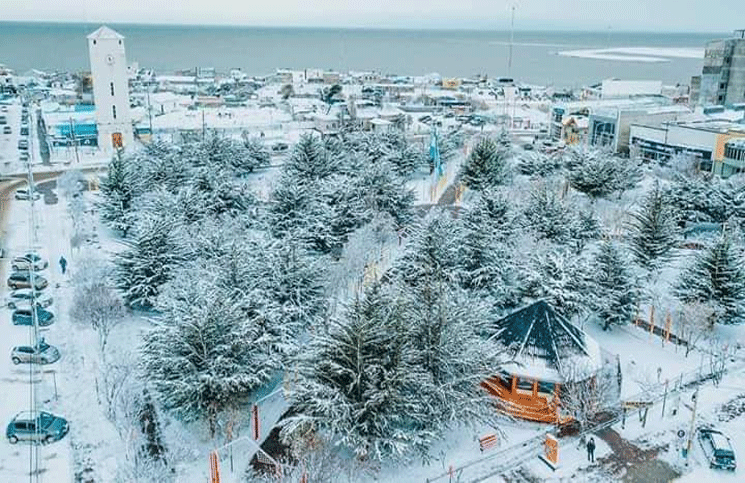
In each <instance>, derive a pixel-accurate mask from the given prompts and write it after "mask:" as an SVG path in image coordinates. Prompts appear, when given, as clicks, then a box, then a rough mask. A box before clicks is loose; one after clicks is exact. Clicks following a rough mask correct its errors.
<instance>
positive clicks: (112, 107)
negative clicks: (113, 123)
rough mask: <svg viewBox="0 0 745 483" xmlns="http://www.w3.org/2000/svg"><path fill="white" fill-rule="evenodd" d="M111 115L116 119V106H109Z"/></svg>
mask: <svg viewBox="0 0 745 483" xmlns="http://www.w3.org/2000/svg"><path fill="white" fill-rule="evenodd" d="M111 115H112V116H114V119H116V106H111Z"/></svg>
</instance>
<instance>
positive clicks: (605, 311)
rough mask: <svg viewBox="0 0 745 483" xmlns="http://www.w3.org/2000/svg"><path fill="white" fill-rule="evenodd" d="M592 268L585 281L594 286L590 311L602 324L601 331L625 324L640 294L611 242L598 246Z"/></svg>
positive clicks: (627, 265) (616, 248) (632, 312)
mask: <svg viewBox="0 0 745 483" xmlns="http://www.w3.org/2000/svg"><path fill="white" fill-rule="evenodd" d="M593 265H594V272H593V273H592V274H591V275H590V277H589V279H590V282H591V284H592V285H593V286H594V288H593V294H594V300H593V302H594V303H593V309H594V310H595V312H596V313H597V314H598V316H599V317H600V320H601V321H602V322H603V329H604V330H608V329H610V328H611V326H613V325H622V324H625V323H628V322H629V321H630V320H632V318H633V316H634V313H635V311H636V309H637V303H638V301H639V295H640V294H639V288H638V286H637V284H636V282H635V281H634V279H633V276H632V274H631V272H630V271H629V268H628V267H629V261H628V260H627V259H626V256H625V254H624V253H623V251H622V249H621V247H619V246H617V245H616V244H615V243H613V242H611V241H605V242H603V243H601V244H600V251H598V253H597V254H596V256H595V260H594V264H593Z"/></svg>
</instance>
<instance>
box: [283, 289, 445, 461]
mask: <svg viewBox="0 0 745 483" xmlns="http://www.w3.org/2000/svg"><path fill="white" fill-rule="evenodd" d="M404 324H405V318H404V312H403V309H402V306H401V304H400V303H399V302H397V301H396V299H395V298H392V297H390V296H388V295H387V294H386V293H384V292H382V291H381V290H380V289H379V288H378V287H375V288H373V289H372V290H369V291H368V293H367V294H366V296H365V298H364V299H363V300H358V301H356V302H355V303H354V304H353V305H352V306H350V307H349V309H348V311H347V313H346V315H345V316H344V317H343V318H341V319H334V320H332V322H331V325H330V327H329V331H328V333H316V334H314V335H313V338H312V341H311V343H310V346H309V347H308V349H307V350H306V351H304V354H302V355H301V356H300V357H299V358H298V360H297V363H296V366H295V368H294V370H295V371H296V373H297V379H298V381H297V383H296V384H293V385H292V386H291V388H290V391H289V394H288V398H289V402H290V405H291V407H292V408H293V412H294V414H295V415H294V416H291V417H289V418H287V419H285V420H284V428H283V433H284V434H285V435H286V436H288V437H289V438H291V439H295V438H297V437H299V436H301V435H304V434H307V433H308V432H309V431H313V430H324V431H327V432H328V433H330V435H331V436H332V437H333V438H334V439H335V440H336V441H338V442H339V443H340V444H342V445H344V446H345V447H347V448H349V449H350V450H351V451H353V452H354V453H355V454H356V455H357V457H358V458H365V459H372V460H374V461H381V460H384V459H401V458H407V457H409V456H411V455H412V453H413V452H419V453H420V454H424V453H425V452H426V449H427V448H428V446H429V445H430V443H431V441H432V440H433V439H434V438H435V437H436V436H437V435H436V434H435V433H434V432H432V431H429V430H427V429H426V427H427V421H426V418H427V416H428V415H427V413H426V412H425V411H424V409H425V408H423V406H422V404H421V403H420V400H419V397H418V395H417V394H416V393H414V392H413V391H412V388H413V387H415V383H416V379H417V378H418V377H419V374H420V371H418V370H417V368H416V366H413V365H411V364H409V363H408V361H407V357H408V356H407V351H406V348H405V344H406V341H405V340H404V339H403V338H402V337H400V336H399V334H400V331H401V327H402V326H403V325H404Z"/></svg>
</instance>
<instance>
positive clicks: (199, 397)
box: [141, 271, 279, 437]
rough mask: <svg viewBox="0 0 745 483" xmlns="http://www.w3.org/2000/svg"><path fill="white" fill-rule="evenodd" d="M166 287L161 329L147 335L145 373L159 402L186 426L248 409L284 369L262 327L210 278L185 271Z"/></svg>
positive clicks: (212, 421)
mask: <svg viewBox="0 0 745 483" xmlns="http://www.w3.org/2000/svg"><path fill="white" fill-rule="evenodd" d="M180 275H181V277H179V279H177V280H175V283H172V284H169V285H168V286H167V287H164V296H163V297H161V298H160V299H159V305H158V309H159V311H160V313H161V316H160V317H159V324H158V325H156V326H155V327H154V328H153V329H152V330H150V331H149V332H147V333H146V334H145V338H144V344H143V346H142V349H141V360H142V362H141V364H142V369H143V371H142V373H143V375H144V377H145V378H146V380H147V382H148V384H149V386H150V387H152V388H153V390H154V391H155V394H156V396H157V398H158V400H159V401H160V402H161V403H162V404H163V406H164V407H166V408H167V409H169V410H172V411H174V412H175V413H177V414H178V415H179V416H181V417H182V418H184V419H185V420H194V419H201V418H204V419H206V420H207V421H208V422H209V424H210V432H211V436H213V437H214V436H215V430H216V427H217V426H216V423H217V419H218V417H219V416H220V414H221V413H223V412H224V411H226V410H228V409H230V408H239V407H242V405H243V404H245V402H246V400H247V398H248V396H249V395H250V393H251V391H253V390H255V389H256V388H258V387H260V386H261V385H262V384H265V383H266V382H267V381H268V380H269V379H270V377H271V376H272V375H273V374H274V371H276V370H277V369H278V367H279V364H278V360H277V358H276V357H272V355H271V352H270V351H268V350H267V348H266V347H265V344H264V343H263V342H262V341H261V340H259V339H258V338H257V335H256V333H257V331H256V327H255V326H256V321H255V320H247V319H246V318H245V317H244V316H243V314H242V313H241V311H240V310H239V309H238V307H237V304H236V302H235V301H234V300H233V299H232V298H230V297H227V296H226V295H225V292H224V291H223V290H222V289H220V288H219V287H218V286H217V285H215V284H214V283H213V281H211V280H209V279H205V277H204V275H205V274H204V273H199V274H198V276H193V277H189V276H188V272H187V271H184V272H182V273H181V274H180Z"/></svg>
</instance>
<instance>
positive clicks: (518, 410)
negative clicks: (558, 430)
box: [481, 377, 572, 424]
mask: <svg viewBox="0 0 745 483" xmlns="http://www.w3.org/2000/svg"><path fill="white" fill-rule="evenodd" d="M481 386H482V387H483V388H484V389H485V390H486V391H487V392H488V393H489V394H491V395H492V396H494V397H495V398H496V400H497V401H496V407H497V411H499V412H502V413H504V414H508V415H510V416H513V417H517V418H522V419H527V420H530V421H538V422H542V423H551V424H557V423H558V424H565V423H567V422H569V421H571V419H572V418H571V417H568V416H562V415H561V412H560V410H559V405H558V403H557V402H558V397H557V396H556V395H553V396H546V395H543V394H540V393H538V392H537V390H535V389H537V386H536V387H535V388H534V391H533V392H531V393H529V392H527V391H523V390H520V389H517V388H515V387H514V385H513V387H512V388H508V387H506V386H505V385H504V384H503V383H502V382H501V381H500V380H499V379H498V378H497V377H490V378H489V379H487V380H485V381H483V382H482V383H481Z"/></svg>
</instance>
